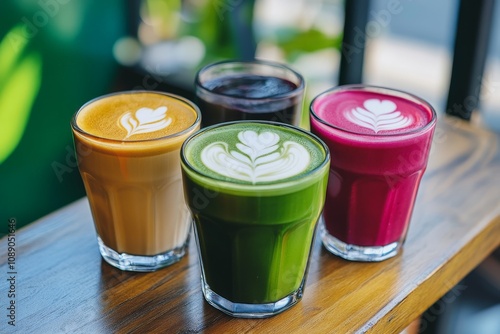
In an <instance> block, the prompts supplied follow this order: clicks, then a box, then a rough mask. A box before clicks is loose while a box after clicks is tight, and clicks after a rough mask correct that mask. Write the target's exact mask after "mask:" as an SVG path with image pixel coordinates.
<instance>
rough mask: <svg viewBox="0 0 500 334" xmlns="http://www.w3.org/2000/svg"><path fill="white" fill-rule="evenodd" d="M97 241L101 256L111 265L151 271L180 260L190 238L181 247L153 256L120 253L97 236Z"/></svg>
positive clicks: (129, 269)
mask: <svg viewBox="0 0 500 334" xmlns="http://www.w3.org/2000/svg"><path fill="white" fill-rule="evenodd" d="M97 243H98V244H99V251H100V252H101V256H102V257H103V259H104V260H105V261H106V262H107V263H109V264H110V265H112V266H114V267H116V268H118V269H121V270H126V271H139V272H151V271H156V270H158V269H161V268H164V267H166V266H169V265H171V264H173V263H175V262H178V261H179V260H180V259H181V258H182V257H183V256H184V254H186V248H187V245H188V243H189V238H188V239H187V240H186V242H185V243H184V244H183V245H182V246H180V247H177V248H174V249H172V250H169V251H168V252H165V253H162V254H156V255H151V256H149V255H131V254H127V253H118V252H116V251H115V250H113V249H111V248H109V247H108V246H106V245H105V244H104V242H103V241H102V240H101V238H99V237H97Z"/></svg>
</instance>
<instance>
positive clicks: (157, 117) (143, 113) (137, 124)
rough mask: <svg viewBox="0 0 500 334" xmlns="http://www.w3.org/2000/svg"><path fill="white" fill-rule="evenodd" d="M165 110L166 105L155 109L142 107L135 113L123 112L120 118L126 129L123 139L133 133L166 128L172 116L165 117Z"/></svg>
mask: <svg viewBox="0 0 500 334" xmlns="http://www.w3.org/2000/svg"><path fill="white" fill-rule="evenodd" d="M167 110H168V108H167V107H166V106H161V107H158V108H156V109H151V108H145V107H143V108H140V109H138V110H137V111H136V112H135V113H132V112H127V113H125V114H124V115H123V116H122V117H121V118H120V124H121V125H122V126H123V128H124V129H125V130H127V135H126V136H125V138H123V139H127V138H129V137H131V136H133V135H135V134H140V133H149V132H154V131H158V130H162V129H164V128H166V127H167V126H169V125H170V124H171V123H172V118H170V117H167Z"/></svg>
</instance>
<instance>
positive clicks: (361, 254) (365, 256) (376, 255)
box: [320, 224, 402, 262]
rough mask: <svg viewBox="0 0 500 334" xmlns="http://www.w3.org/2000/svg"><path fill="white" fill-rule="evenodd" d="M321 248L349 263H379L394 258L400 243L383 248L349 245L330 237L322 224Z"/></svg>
mask: <svg viewBox="0 0 500 334" xmlns="http://www.w3.org/2000/svg"><path fill="white" fill-rule="evenodd" d="M320 234H321V241H322V242H323V246H325V248H326V249H327V250H328V251H329V252H330V253H332V254H334V255H337V256H339V257H341V258H343V259H345V260H349V261H364V262H379V261H383V260H387V259H389V258H391V257H393V256H395V255H396V254H397V253H398V251H399V248H401V245H402V242H400V241H396V242H393V243H390V244H388V245H385V246H356V245H350V244H347V243H345V242H343V241H340V240H339V239H337V238H335V237H334V236H332V235H330V234H329V233H328V231H327V230H326V228H325V227H324V225H323V224H321V229H320Z"/></svg>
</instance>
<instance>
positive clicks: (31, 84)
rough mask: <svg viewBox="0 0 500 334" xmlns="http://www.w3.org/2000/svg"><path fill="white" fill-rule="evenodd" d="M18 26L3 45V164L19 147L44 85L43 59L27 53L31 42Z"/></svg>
mask: <svg viewBox="0 0 500 334" xmlns="http://www.w3.org/2000/svg"><path fill="white" fill-rule="evenodd" d="M20 29H21V27H20V26H18V27H14V28H13V29H12V30H10V31H9V32H8V33H7V35H6V36H5V37H4V38H3V40H2V42H1V43H0V143H1V145H0V164H1V163H2V162H3V161H5V160H6V159H7V158H8V157H9V155H10V154H11V153H12V152H13V151H14V149H15V148H16V147H17V145H18V144H19V142H20V140H21V138H22V136H23V133H24V129H25V128H26V124H27V122H28V119H29V116H30V112H31V108H32V106H33V103H34V101H35V98H36V96H37V94H38V91H39V89H40V84H41V69H42V61H41V57H40V55H39V54H38V53H36V52H31V53H28V54H26V55H25V54H24V53H25V52H24V51H25V48H26V46H27V44H28V40H27V39H25V38H22V37H20V36H21V33H20Z"/></svg>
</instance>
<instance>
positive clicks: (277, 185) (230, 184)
mask: <svg viewBox="0 0 500 334" xmlns="http://www.w3.org/2000/svg"><path fill="white" fill-rule="evenodd" d="M240 123H246V124H250V123H258V124H267V125H272V126H278V127H285V128H289V129H291V130H292V131H297V132H299V133H301V134H303V135H305V136H308V137H310V138H311V139H312V140H313V141H314V142H316V143H317V144H318V145H319V146H320V147H321V148H322V149H323V150H324V158H323V160H322V161H321V163H319V164H318V165H317V166H316V167H314V168H313V169H311V170H310V171H308V172H306V173H304V174H302V175H301V177H300V178H298V179H292V180H285V181H283V180H278V181H276V182H273V183H265V184H250V183H238V182H234V181H228V180H221V179H217V178H215V177H213V176H210V175H206V174H204V173H202V172H201V171H199V170H198V169H197V168H195V167H194V166H193V165H192V164H191V163H190V162H189V160H188V159H187V158H186V155H185V151H186V146H187V145H189V142H191V141H192V140H193V139H194V138H195V137H198V136H200V135H203V133H205V132H207V131H210V130H212V129H214V128H217V127H226V126H231V125H234V124H240ZM180 151H181V164H182V165H184V166H186V167H187V169H189V171H190V172H192V173H194V174H196V175H197V176H198V177H201V178H203V179H208V180H210V181H212V182H215V183H216V184H217V185H218V184H223V185H224V186H225V187H224V188H225V189H236V188H237V189H238V190H249V189H250V190H252V189H253V190H255V191H258V190H261V189H266V190H267V189H269V190H274V189H283V188H286V187H287V186H288V185H289V184H293V185H296V184H298V183H300V182H301V181H303V180H305V179H307V178H308V177H310V176H313V175H314V174H317V173H319V172H320V171H321V170H322V169H323V168H324V167H325V166H326V165H327V164H328V163H329V162H330V150H329V148H328V146H327V145H326V144H325V142H323V140H321V138H319V137H318V136H316V135H315V134H313V133H311V132H309V131H306V130H304V129H302V128H300V127H298V126H294V125H290V124H286V123H281V122H275V121H263V120H239V121H231V122H223V123H218V124H214V125H211V126H208V127H205V128H202V129H200V130H198V131H196V132H195V133H193V134H191V135H190V136H189V137H188V138H186V140H185V141H184V142H183V143H182V146H181V150H180ZM226 186H227V187H226Z"/></svg>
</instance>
